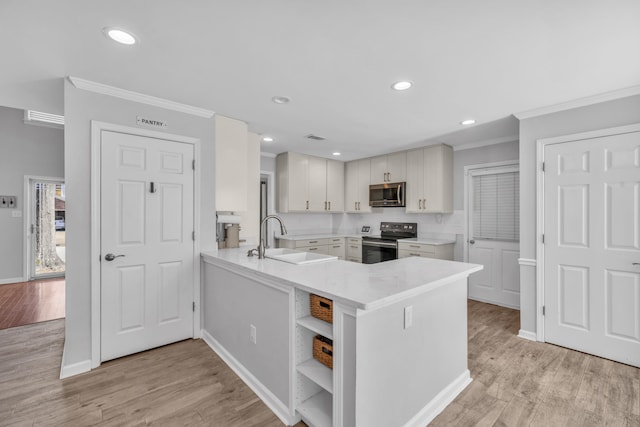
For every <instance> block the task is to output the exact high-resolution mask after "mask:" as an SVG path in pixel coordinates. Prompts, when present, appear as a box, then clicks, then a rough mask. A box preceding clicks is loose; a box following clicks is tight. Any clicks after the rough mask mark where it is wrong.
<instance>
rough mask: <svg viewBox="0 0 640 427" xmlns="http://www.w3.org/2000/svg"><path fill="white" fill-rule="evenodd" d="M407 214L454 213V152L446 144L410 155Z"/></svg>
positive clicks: (416, 151)
mask: <svg viewBox="0 0 640 427" xmlns="http://www.w3.org/2000/svg"><path fill="white" fill-rule="evenodd" d="M407 212H415V213H450V212H453V149H452V148H451V147H450V146H448V145H444V144H440V145H432V146H429V147H424V148H419V149H417V150H411V151H408V152H407Z"/></svg>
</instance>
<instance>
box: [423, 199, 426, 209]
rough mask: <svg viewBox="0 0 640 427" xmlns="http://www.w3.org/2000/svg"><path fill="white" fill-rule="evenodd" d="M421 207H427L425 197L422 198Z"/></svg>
mask: <svg viewBox="0 0 640 427" xmlns="http://www.w3.org/2000/svg"><path fill="white" fill-rule="evenodd" d="M422 209H427V199H422Z"/></svg>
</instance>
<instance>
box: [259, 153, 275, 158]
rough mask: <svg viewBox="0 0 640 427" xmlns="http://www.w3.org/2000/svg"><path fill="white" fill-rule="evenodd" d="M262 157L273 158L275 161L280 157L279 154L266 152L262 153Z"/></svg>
mask: <svg viewBox="0 0 640 427" xmlns="http://www.w3.org/2000/svg"><path fill="white" fill-rule="evenodd" d="M260 156H261V157H271V158H273V159H275V158H276V157H277V156H278V155H277V154H273V153H267V152H266V151H261V152H260Z"/></svg>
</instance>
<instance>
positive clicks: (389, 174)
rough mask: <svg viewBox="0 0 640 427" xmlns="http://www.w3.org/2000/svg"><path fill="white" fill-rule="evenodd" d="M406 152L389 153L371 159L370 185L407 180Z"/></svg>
mask: <svg viewBox="0 0 640 427" xmlns="http://www.w3.org/2000/svg"><path fill="white" fill-rule="evenodd" d="M406 168H407V152H406V151H402V152H400V153H391V154H387V155H385V156H378V157H373V158H372V159H371V180H370V183H371V184H383V183H385V182H402V181H406V180H407V174H406Z"/></svg>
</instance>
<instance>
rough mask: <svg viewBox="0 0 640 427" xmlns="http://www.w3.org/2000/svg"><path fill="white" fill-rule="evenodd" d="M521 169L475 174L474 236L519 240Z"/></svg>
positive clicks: (473, 178) (473, 180)
mask: <svg viewBox="0 0 640 427" xmlns="http://www.w3.org/2000/svg"><path fill="white" fill-rule="evenodd" d="M518 181H519V173H518V172H505V173H493V174H482V175H477V176H473V177H472V183H473V212H472V223H473V238H474V239H494V240H508V241H518V240H519V238H520V185H519V182H518Z"/></svg>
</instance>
